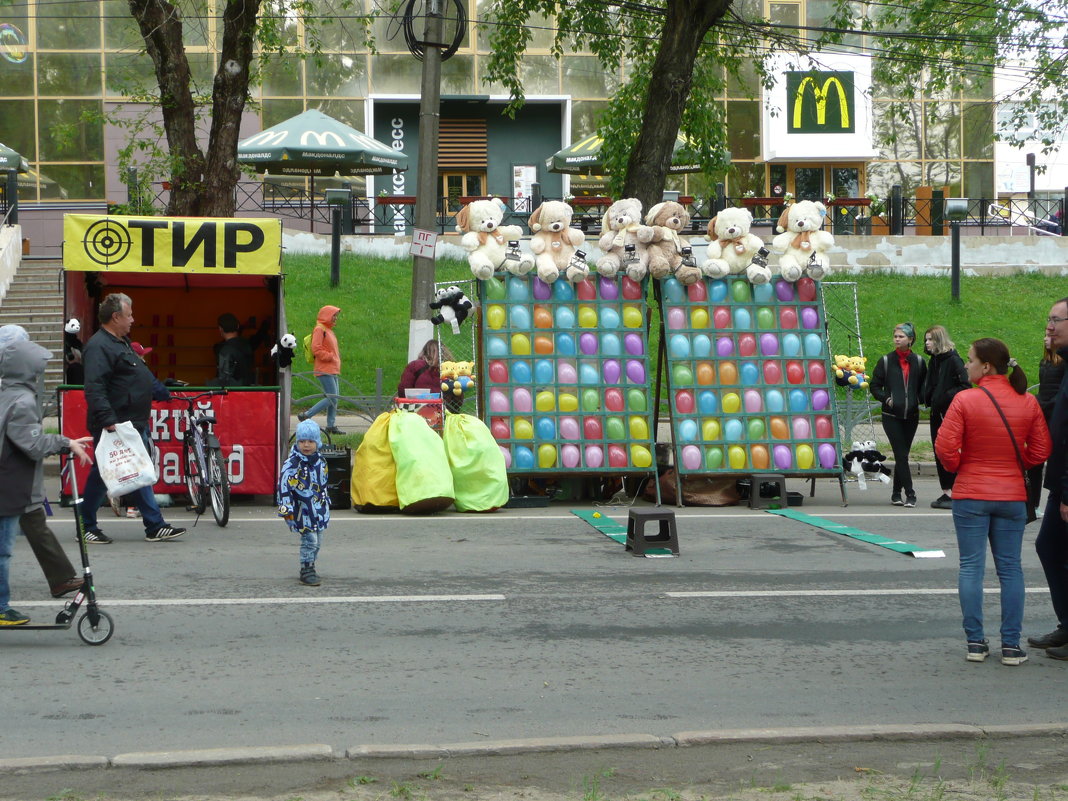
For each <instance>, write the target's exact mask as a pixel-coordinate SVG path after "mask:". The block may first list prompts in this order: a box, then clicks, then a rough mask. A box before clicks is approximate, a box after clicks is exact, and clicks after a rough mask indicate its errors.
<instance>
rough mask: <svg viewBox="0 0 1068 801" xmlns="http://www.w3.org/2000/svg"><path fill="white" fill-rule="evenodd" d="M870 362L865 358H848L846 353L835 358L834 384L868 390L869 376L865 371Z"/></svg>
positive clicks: (836, 355)
mask: <svg viewBox="0 0 1068 801" xmlns="http://www.w3.org/2000/svg"><path fill="white" fill-rule="evenodd" d="M867 364H868V360H867V358H866V357H864V356H847V355H845V354H844V353H838V354H835V357H834V383H836V384H838V386H840V387H854V388H856V389H867V388H868V376H867V375H866V374H865V372H864V370H865V368H866V367H867Z"/></svg>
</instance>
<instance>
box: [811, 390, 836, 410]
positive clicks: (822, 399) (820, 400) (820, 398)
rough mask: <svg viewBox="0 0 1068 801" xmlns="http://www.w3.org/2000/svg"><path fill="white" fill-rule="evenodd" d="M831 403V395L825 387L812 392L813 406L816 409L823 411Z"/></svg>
mask: <svg viewBox="0 0 1068 801" xmlns="http://www.w3.org/2000/svg"><path fill="white" fill-rule="evenodd" d="M830 405H831V399H830V396H829V395H828V394H827V390H825V389H817V390H816V391H815V392H813V393H812V408H813V410H814V411H817V412H822V411H823V410H824V409H826V408H827V407H828V406H830Z"/></svg>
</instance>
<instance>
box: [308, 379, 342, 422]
mask: <svg viewBox="0 0 1068 801" xmlns="http://www.w3.org/2000/svg"><path fill="white" fill-rule="evenodd" d="M319 383H320V384H322V385H323V394H324V395H326V397H325V398H323V399H322V400H321V401H319V402H318V403H317V404H315V405H314V406H312V407H311V408H310V409H308V411H306V412H305V413H304V416H305V417H315V415H317V414H319V412H321V411H322V410H323V409H326V427H327V428H333V427H334V423H335V422H337V393H338V386H339V385H338V380H337V376H336V375H326V374H323V375H321V376H319Z"/></svg>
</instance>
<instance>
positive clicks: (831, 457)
mask: <svg viewBox="0 0 1068 801" xmlns="http://www.w3.org/2000/svg"><path fill="white" fill-rule="evenodd" d="M816 455H817V456H818V457H819V460H820V467H834V463H835V461H836V460H837V459H838V454H837V453H836V452H835V450H834V445H831V444H830V443H829V442H824V443H823V444H822V445H820V446H819V447H818V448H816Z"/></svg>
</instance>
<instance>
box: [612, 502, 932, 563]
mask: <svg viewBox="0 0 1068 801" xmlns="http://www.w3.org/2000/svg"><path fill="white" fill-rule="evenodd" d="M764 511H766V512H768V513H769V514H773V515H779V516H780V517H788V518H790V519H791V520H796V521H798V522H799V523H808V525H810V526H815V527H816V528H822V529H823V530H824V531H829V532H831V533H832V534H842V535H843V536H846V537H852V538H853V539H855V540H860V541H861V542H866V543H868V544H870V545H878V546H879V547H880V548H886V549H888V550H891V551H896V552H897V553H903V554H906V555H907V556H914V557H916V558H918V559H924V558H938V557H944V556H945V555H946V554H945V551H928V550H925V549H923V548H921V547H920V546H919V545H910V544H909V543H907V542H903V541H902V540H892V539H889V538H887V537H883V536H881V535H879V534H872V533H871V532H870V531H863V530H862V529H859V528H854V527H853V526H847V525H845V524H843V523H835V522H834V521H833V520H826V519H824V518H822V517H816V516H814V515H807V514H805V513H804V512H796V511H794V510H793V509H765V510H764ZM623 533H624V535H626V531H624V532H623Z"/></svg>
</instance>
